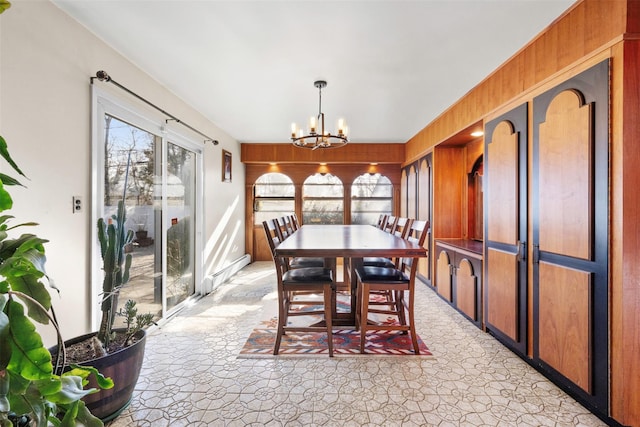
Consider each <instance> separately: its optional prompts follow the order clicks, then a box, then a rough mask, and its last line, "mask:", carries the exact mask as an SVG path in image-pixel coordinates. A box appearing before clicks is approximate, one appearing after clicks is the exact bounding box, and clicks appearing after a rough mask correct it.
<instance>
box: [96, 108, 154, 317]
mask: <svg viewBox="0 0 640 427" xmlns="http://www.w3.org/2000/svg"><path fill="white" fill-rule="evenodd" d="M104 120H105V123H104V125H105V135H104V137H105V139H104V155H105V159H104V160H105V161H104V180H103V182H104V200H103V210H102V212H103V216H104V218H105V220H107V221H108V220H109V218H111V216H112V215H115V213H116V211H117V206H118V202H119V201H120V200H124V201H125V206H126V211H127V221H126V223H125V225H126V227H127V228H128V229H130V230H133V231H134V232H135V234H136V237H135V239H134V241H133V243H132V244H130V245H129V246H128V247H127V248H126V251H127V252H128V253H130V254H131V255H132V263H131V269H130V272H129V275H130V278H129V281H128V282H127V283H126V284H125V285H124V286H123V287H122V289H121V290H120V297H119V299H118V311H119V310H120V309H121V308H122V307H123V306H124V304H125V302H126V301H127V300H129V299H132V300H134V301H135V302H136V304H137V307H138V312H139V313H153V314H154V315H155V316H156V319H159V318H161V317H162V292H161V290H162V287H161V284H159V283H158V281H157V277H158V275H157V272H158V271H161V266H162V263H161V259H162V258H161V246H160V245H161V242H162V238H161V235H160V234H159V233H158V232H157V231H158V229H157V227H156V223H157V220H158V218H159V217H160V211H159V209H158V208H157V207H156V204H155V203H154V201H155V200H156V199H159V198H160V197H161V195H160V194H159V189H158V187H157V186H156V185H155V183H156V182H158V181H159V177H158V176H157V175H156V171H158V170H160V169H159V168H158V167H157V164H158V162H157V160H156V159H157V158H158V157H159V156H158V152H159V146H160V143H161V139H160V138H159V137H158V136H156V135H154V134H152V133H149V132H147V131H145V130H142V129H140V128H137V127H135V126H132V125H130V124H128V123H125V122H123V121H120V120H118V119H117V118H115V117H112V116H109V115H105V117H104ZM160 283H161V282H160ZM115 325H116V326H123V325H124V318H122V317H121V316H116V320H115Z"/></svg>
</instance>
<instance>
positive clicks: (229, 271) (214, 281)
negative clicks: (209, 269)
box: [203, 254, 251, 295]
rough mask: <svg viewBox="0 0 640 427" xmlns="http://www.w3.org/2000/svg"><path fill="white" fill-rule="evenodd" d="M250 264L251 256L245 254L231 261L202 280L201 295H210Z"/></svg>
mask: <svg viewBox="0 0 640 427" xmlns="http://www.w3.org/2000/svg"><path fill="white" fill-rule="evenodd" d="M250 263H251V255H249V254H245V255H243V256H241V257H240V258H238V259H235V260H234V261H232V262H231V263H230V264H229V265H227V266H226V267H224V268H223V269H222V270H220V271H216V272H215V273H213V274H210V275H208V276H207V277H205V279H204V289H203V293H204V294H205V295H206V294H208V293H211V292H212V291H213V290H214V289H216V288H217V287H218V286H220V285H222V284H223V283H224V282H226V281H227V280H228V279H229V278H230V277H231V276H233V275H234V274H236V273H237V272H238V271H240V270H241V269H242V268H243V267H244V266H246V265H248V264H250Z"/></svg>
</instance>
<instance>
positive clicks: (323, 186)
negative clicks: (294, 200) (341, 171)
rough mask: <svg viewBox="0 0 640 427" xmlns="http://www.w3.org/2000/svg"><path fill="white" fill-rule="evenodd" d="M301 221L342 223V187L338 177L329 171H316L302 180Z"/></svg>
mask: <svg viewBox="0 0 640 427" xmlns="http://www.w3.org/2000/svg"><path fill="white" fill-rule="evenodd" d="M302 223H303V224H343V223H344V188H343V186H342V181H340V179H339V178H337V177H335V176H333V175H331V174H330V173H326V174H320V173H317V174H315V175H311V176H310V177H308V178H307V179H306V180H305V181H304V184H303V186H302Z"/></svg>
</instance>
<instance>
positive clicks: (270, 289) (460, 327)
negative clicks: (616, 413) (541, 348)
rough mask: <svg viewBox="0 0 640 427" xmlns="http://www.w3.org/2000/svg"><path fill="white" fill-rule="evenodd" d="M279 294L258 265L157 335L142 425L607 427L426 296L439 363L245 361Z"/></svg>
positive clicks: (140, 392) (134, 415) (134, 420)
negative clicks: (267, 307)
mask: <svg viewBox="0 0 640 427" xmlns="http://www.w3.org/2000/svg"><path fill="white" fill-rule="evenodd" d="M275 286H276V279H275V272H274V270H273V269H272V264H271V263H267V262H257V263H254V264H251V265H250V266H247V267H246V268H244V269H243V270H242V271H240V272H239V273H238V274H237V275H236V276H234V277H233V278H232V279H231V280H230V281H229V282H228V283H226V284H225V285H223V286H222V287H220V288H218V289H217V290H216V291H215V292H213V293H212V294H210V295H208V296H206V297H204V298H202V299H200V300H199V301H198V302H197V303H195V304H194V305H193V306H191V307H189V308H188V309H185V310H184V311H182V312H181V313H180V314H178V315H177V316H176V317H175V318H174V319H172V320H171V321H169V322H168V323H167V324H165V325H164V326H162V327H160V328H156V329H154V330H153V331H151V333H150V334H149V337H148V342H147V349H146V357H145V362H144V366H143V370H142V373H141V376H140V379H139V381H138V385H137V387H136V391H135V393H134V398H133V401H132V403H131V405H130V406H129V407H128V408H127V409H126V410H125V411H124V412H123V413H122V414H121V415H120V416H119V417H118V418H116V419H115V420H114V421H112V422H111V423H110V424H109V427H124V426H127V427H131V426H140V427H142V426H149V427H151V426H153V427H156V426H157V427H162V426H172V427H173V426H197V427H201V426H441V427H445V426H602V425H605V424H604V423H603V422H602V421H600V420H599V419H598V418H596V417H595V416H594V415H592V414H591V413H590V412H589V411H588V410H587V409H585V408H584V407H583V406H581V405H580V404H578V403H576V402H575V401H574V400H573V399H572V398H571V397H569V396H568V395H566V394H565V393H564V392H562V391H561V390H559V389H558V388H557V387H556V386H555V385H553V384H552V383H550V382H549V381H548V380H546V379H545V378H544V377H543V376H542V375H541V374H539V373H538V372H536V371H535V370H534V369H533V368H531V367H530V366H529V365H527V364H526V363H525V362H524V361H522V360H521V359H520V358H518V357H517V356H516V355H514V354H513V353H512V352H510V351H509V350H507V349H506V348H505V347H504V346H502V345H501V344H500V343H498V342H497V341H496V340H495V339H494V338H492V337H491V336H489V335H488V334H486V333H483V332H482V331H480V330H479V329H478V328H476V327H475V326H473V325H472V324H471V323H470V322H468V321H467V320H465V319H464V318H463V317H462V316H461V315H460V314H458V313H457V312H456V311H455V310H453V309H452V308H451V307H450V306H449V305H447V304H446V303H445V302H444V301H442V300H441V299H440V298H439V297H438V296H436V295H435V294H434V292H433V291H431V290H430V289H429V288H427V287H426V286H424V285H422V286H418V290H417V292H416V304H417V313H418V314H417V318H418V319H417V331H418V334H419V335H420V336H421V337H422V338H423V339H424V340H425V341H426V343H427V345H428V346H429V348H430V349H431V350H432V352H433V353H434V355H435V358H420V357H414V356H406V357H394V358H390V357H373V356H372V357H369V356H362V357H361V356H356V357H350V356H342V357H335V358H332V359H329V358H328V357H326V358H309V359H307V358H302V357H301V358H290V357H287V358H268V359H239V358H237V355H238V352H239V351H240V349H241V348H242V346H243V345H244V342H245V340H246V338H247V336H248V335H249V333H250V332H251V330H252V329H253V328H254V327H255V326H256V325H257V323H258V321H259V320H260V319H261V318H262V311H263V306H264V304H265V302H266V301H268V300H271V299H273V298H274V290H275Z"/></svg>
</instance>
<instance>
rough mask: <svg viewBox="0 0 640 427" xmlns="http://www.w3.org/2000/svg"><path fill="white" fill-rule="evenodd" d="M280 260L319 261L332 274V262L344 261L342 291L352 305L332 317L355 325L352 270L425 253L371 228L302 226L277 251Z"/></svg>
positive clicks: (329, 225) (417, 247)
mask: <svg viewBox="0 0 640 427" xmlns="http://www.w3.org/2000/svg"><path fill="white" fill-rule="evenodd" d="M275 255H276V256H280V257H287V258H293V257H322V258H325V259H326V260H327V266H330V267H332V268H333V270H334V271H335V262H336V261H335V260H336V259H337V258H343V259H344V282H343V284H344V287H346V288H348V290H349V292H350V296H351V304H350V308H349V311H348V312H336V313H333V316H334V319H335V322H336V324H340V325H355V308H356V286H357V277H356V274H355V269H356V268H358V267H359V266H361V265H362V260H363V258H365V257H386V258H397V257H425V256H427V251H426V249H425V248H423V247H422V246H420V245H418V244H417V243H414V242H411V241H409V240H406V239H403V238H402V237H400V236H397V235H395V234H393V233H389V232H386V231H384V230H381V229H379V228H377V227H375V226H373V225H356V224H352V225H331V224H322V225H320V224H318V225H316V224H308V225H307V224H305V225H303V226H302V227H300V229H299V230H297V231H296V232H294V233H292V234H291V235H290V236H289V237H287V238H286V239H284V240H283V241H282V242H281V243H280V244H279V245H278V246H277V247H276V248H275Z"/></svg>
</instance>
